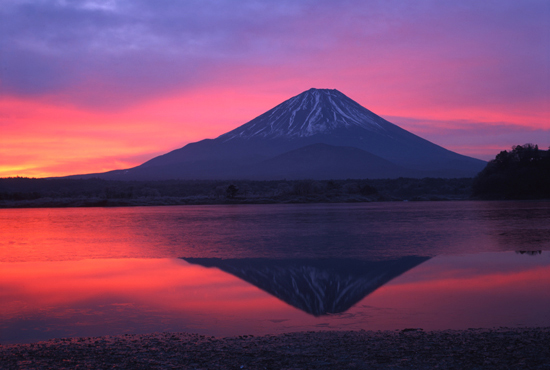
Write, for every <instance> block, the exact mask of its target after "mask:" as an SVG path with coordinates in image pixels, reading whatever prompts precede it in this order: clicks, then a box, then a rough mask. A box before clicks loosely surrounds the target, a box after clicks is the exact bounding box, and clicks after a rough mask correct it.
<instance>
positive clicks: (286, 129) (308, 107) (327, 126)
mask: <svg viewBox="0 0 550 370" xmlns="http://www.w3.org/2000/svg"><path fill="white" fill-rule="evenodd" d="M388 124H389V122H387V121H385V120H384V119H382V118H380V117H379V116H377V115H376V114H374V113H372V112H371V111H369V110H368V109H366V108H364V107H362V106H361V105H359V104H357V103H356V102H355V101H353V100H351V99H350V98H348V97H347V96H345V95H344V94H342V93H341V92H340V91H338V90H329V89H322V90H321V89H310V90H308V91H306V92H303V93H301V94H300V95H297V96H295V97H293V98H291V99H289V100H287V101H285V102H284V103H281V104H279V105H278V106H276V107H275V108H273V109H271V110H269V111H267V112H266V113H264V114H262V115H261V116H259V117H257V118H255V119H253V120H252V121H250V122H248V123H246V124H244V125H242V126H240V127H238V128H236V129H235V130H233V131H230V132H228V133H226V134H224V135H222V136H220V139H223V140H225V141H227V140H231V139H233V138H260V137H261V138H280V137H286V138H295V137H308V136H313V135H315V134H330V133H331V132H334V131H336V130H337V129H340V128H348V129H349V128H353V127H357V128H363V129H365V130H368V131H374V132H380V133H384V132H386V130H385V126H387V125H388Z"/></svg>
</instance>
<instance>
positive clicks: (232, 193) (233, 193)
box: [225, 184, 239, 199]
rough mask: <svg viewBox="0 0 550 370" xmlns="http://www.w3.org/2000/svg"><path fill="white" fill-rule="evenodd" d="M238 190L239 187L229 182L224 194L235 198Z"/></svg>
mask: <svg viewBox="0 0 550 370" xmlns="http://www.w3.org/2000/svg"><path fill="white" fill-rule="evenodd" d="M238 192H239V189H238V188H237V187H236V186H235V185H233V184H231V185H229V186H228V187H227V190H226V191H225V194H226V195H227V197H228V198H230V199H233V198H235V196H236V195H237V193H238Z"/></svg>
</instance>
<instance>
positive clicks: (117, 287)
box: [0, 252, 550, 343]
mask: <svg viewBox="0 0 550 370" xmlns="http://www.w3.org/2000/svg"><path fill="white" fill-rule="evenodd" d="M0 267H1V268H0V277H1V279H0V281H1V285H0V286H1V289H0V295H1V296H0V299H1V300H2V302H3V304H2V306H1V307H0V317H1V321H0V329H1V330H0V341H1V342H3V343H6V342H29V341H36V340H42V339H47V338H53V337H67V336H96V335H115V334H124V333H146V332H157V331H190V332H198V333H202V334H208V335H215V336H228V335H239V334H255V335H258V334H269V333H281V332H288V331H300V330H319V329H335V330H343V329H348V330H349V329H355V330H358V329H366V330H393V329H403V328H408V327H421V328H424V329H426V330H430V329H431V330H433V329H466V328H469V327H493V326H547V325H550V317H549V316H548V307H549V305H550V291H549V290H548V286H550V259H549V254H548V253H544V252H543V253H542V254H540V255H535V256H528V255H519V254H516V253H513V252H505V253H485V254H479V255H465V256H445V257H436V258H433V259H432V260H429V261H427V262H425V263H423V264H421V265H420V266H418V267H416V268H414V269H412V270H410V271H408V272H406V273H404V274H403V275H401V276H399V277H397V278H395V279H394V280H392V281H390V282H389V283H387V284H386V285H384V286H382V287H381V288H379V289H378V290H376V291H375V292H374V293H372V294H370V295H368V296H367V297H365V298H364V299H363V300H362V301H360V302H359V303H357V304H356V305H355V306H353V307H352V308H351V309H349V310H348V311H346V312H343V313H340V314H332V315H327V316H320V317H314V316H313V315H309V314H307V313H305V312H303V311H301V310H299V309H297V308H295V307H293V306H290V305H288V304H286V303H284V302H282V301H281V300H279V299H277V298H276V297H274V296H272V295H270V294H268V293H266V292H264V291H262V290H260V289H258V288H256V287H255V286H253V285H251V284H248V283H246V282H244V281H242V280H240V279H238V278H236V277H234V276H233V275H231V274H227V273H225V272H222V271H220V270H218V269H215V268H203V267H198V266H193V265H189V264H187V263H186V262H184V261H182V260H174V259H139V260H136V259H123V260H121V259H111V260H103V259H100V260H84V261H76V262H28V263H0ZM479 267H482V268H481V269H480V268H479Z"/></svg>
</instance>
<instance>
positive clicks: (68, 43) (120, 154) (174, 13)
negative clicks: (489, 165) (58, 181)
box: [0, 0, 550, 177]
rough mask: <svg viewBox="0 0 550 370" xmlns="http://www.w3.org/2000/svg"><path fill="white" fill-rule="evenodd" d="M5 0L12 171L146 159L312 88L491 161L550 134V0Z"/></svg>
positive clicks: (85, 169) (3, 145)
mask: <svg viewBox="0 0 550 370" xmlns="http://www.w3.org/2000/svg"><path fill="white" fill-rule="evenodd" d="M0 4H1V6H0V177H7V176H30V177H45V176H63V175H69V174H76V173H91V172H101V171H107V170H112V169H120V168H127V167H132V166H136V165H138V164H141V163H142V162H144V161H146V160H148V159H150V158H152V157H154V156H157V155H159V154H163V153H166V152H168V151H170V150H173V149H176V148H179V147H182V146H184V145H185V144H187V143H190V142H194V141H198V140H201V139H204V138H214V137H217V136H219V135H221V134H223V133H224V132H227V131H229V130H231V129H233V128H235V127H237V126H240V125H242V124H244V123H246V122H248V121H249V120H251V119H253V118H254V117H256V116H258V115H259V114H261V113H263V112H265V111H267V110H269V109H271V108H272V107H274V106H275V105H277V104H279V103H281V102H282V101H284V100H286V99H288V98H290V97H292V96H294V95H297V94H299V93H301V92H303V91H304V90H307V89H309V88H311V87H316V88H331V89H337V90H339V91H341V92H342V93H344V94H346V95H347V96H349V97H350V98H352V99H354V100H355V101H357V102H358V103H359V104H361V105H363V106H364V107H366V108H368V109H369V110H371V111H373V112H374V113H376V114H378V115H380V116H382V117H384V118H386V119H387V120H389V121H390V122H392V123H395V124H397V125H399V126H401V127H403V128H404V129H406V130H409V131H411V132H413V133H415V134H417V135H419V136H422V137H424V138H426V139H428V140H430V141H432V142H434V143H436V144H439V145H441V146H444V147H446V148H448V149H450V150H453V151H456V152H458V153H461V154H466V155H470V156H473V157H476V158H480V159H484V160H489V159H491V158H493V157H494V156H495V154H497V153H498V152H499V151H501V150H506V149H510V147H511V146H512V145H517V144H525V143H535V144H539V146H540V147H542V148H544V149H547V148H548V146H549V145H550V1H548V0H515V1H513V0H499V1H493V0H487V1H479V0H471V1H470V0H466V1H441V0H437V1H436V0H433V1H428V0H418V1H406V0H401V1H394V0H380V1H370V0H367V1H365V0H339V1H328V0H327V1H323V0H311V1H309V0H276V1H267V0H266V1H252V0H243V1H240V0H239V1H237V0H231V1H230V0H226V1H223V0H218V1H209V0H197V1H193V0H187V1H175V0H171V1H170V0H156V1H142V0H128V1H116V0H105V1H98V0H97V1H94V0H90V1H68V0H67V1H65V0H57V1H55V0H51V1H48V0H29V1H25V0H0Z"/></svg>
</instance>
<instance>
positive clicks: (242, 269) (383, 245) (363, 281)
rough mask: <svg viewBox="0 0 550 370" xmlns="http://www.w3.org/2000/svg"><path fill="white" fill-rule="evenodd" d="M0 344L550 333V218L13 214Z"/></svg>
mask: <svg viewBox="0 0 550 370" xmlns="http://www.w3.org/2000/svg"><path fill="white" fill-rule="evenodd" d="M0 225H1V226H0V302H1V305H0V343H25V342H35V341H39V340H46V339H50V338H58V337H74V336H100V335H120V334H126V333H128V334H129V333H149V332H162V331H186V332H195V333H200V334H207V335H214V336H229V335H241V334H253V335H260V334H269V333H274V334H275V333H282V332H289V331H304V330H350V329H354V330H358V329H365V330H397V329H404V328H423V329H425V330H431V329H466V328H471V327H475V328H491V327H500V326H509V327H518V326H519V327H521V326H550V308H549V307H550V202H512V201H510V202H483V201H459V202H399V203H398V202H395V203H363V204H313V205H312V204H294V205H292V204H288V205H231V206H173V207H134V208H63V209H61V208H60V209H3V210H0Z"/></svg>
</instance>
